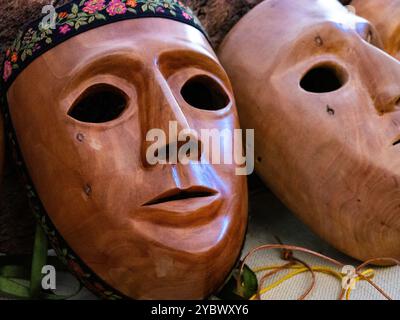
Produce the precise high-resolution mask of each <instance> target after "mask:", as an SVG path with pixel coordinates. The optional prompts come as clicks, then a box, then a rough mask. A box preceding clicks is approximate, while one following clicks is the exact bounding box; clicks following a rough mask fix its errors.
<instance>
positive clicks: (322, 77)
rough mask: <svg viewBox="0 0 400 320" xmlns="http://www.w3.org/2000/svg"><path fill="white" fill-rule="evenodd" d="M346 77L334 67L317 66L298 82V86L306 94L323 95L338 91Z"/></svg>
mask: <svg viewBox="0 0 400 320" xmlns="http://www.w3.org/2000/svg"><path fill="white" fill-rule="evenodd" d="M345 82H346V76H345V74H344V72H343V71H342V70H340V69H339V68H338V67H336V66H318V67H314V68H312V69H311V70H310V71H308V72H307V73H306V74H305V76H304V77H303V78H302V79H301V81H300V86H301V87H302V88H303V89H304V90H305V91H308V92H313V93H325V92H332V91H336V90H338V89H340V88H341V87H342V86H343V85H344V84H345Z"/></svg>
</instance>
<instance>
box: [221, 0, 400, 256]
mask: <svg viewBox="0 0 400 320" xmlns="http://www.w3.org/2000/svg"><path fill="white" fill-rule="evenodd" d="M238 43H240V46H239V45H238ZM376 45H379V43H378V38H377V37H376V34H375V31H374V29H373V28H372V27H371V26H370V25H369V23H368V22H367V21H365V20H363V19H361V18H359V17H356V16H355V15H353V14H350V13H348V11H347V10H346V9H345V8H344V7H343V6H341V5H340V4H339V2H337V1H335V0H332V1H328V0H323V1H322V0H321V1H316V0H301V1H292V0H270V1H265V2H263V3H261V4H260V5H259V6H257V7H256V8H254V9H253V10H252V11H251V12H250V13H249V14H248V15H247V16H245V17H244V18H243V19H242V20H241V21H240V22H239V23H238V24H237V25H236V26H235V27H234V28H233V30H232V31H231V32H230V34H229V35H228V36H227V38H226V39H225V42H224V43H223V44H222V47H221V50H220V59H221V62H222V65H223V66H224V67H225V69H226V70H227V73H228V75H229V76H230V79H231V82H232V85H233V87H234V91H235V96H236V99H237V104H238V110H239V115H240V118H241V124H242V126H244V127H245V128H255V152H256V159H257V163H256V170H257V171H258V173H259V174H260V175H261V177H262V178H263V179H264V180H265V181H266V182H267V183H268V185H269V186H270V187H271V188H272V189H273V190H274V191H275V192H276V194H277V195H278V196H279V197H280V198H281V199H282V200H283V201H284V202H285V203H286V204H287V205H288V206H289V207H290V208H291V209H292V210H293V211H294V212H296V213H297V214H298V215H299V216H300V217H301V218H302V219H303V220H304V221H305V222H306V223H308V225H310V226H311V227H312V229H313V230H314V231H316V232H317V233H318V234H319V235H320V236H322V237H323V238H324V239H326V240H328V241H329V242H330V243H331V244H333V245H334V246H336V247H337V248H339V249H340V250H342V251H344V252H346V253H347V254H350V255H352V256H353V257H356V258H359V259H363V260H364V259H367V258H372V257H379V256H394V257H396V258H399V257H400V248H399V246H398V243H399V241H400V216H399V212H400V194H399V188H398V186H399V183H400V160H399V156H400V150H399V145H398V142H399V139H400V113H399V112H398V107H399V106H400V100H399V97H400V64H399V63H397V62H396V61H395V60H394V59H392V58H391V57H389V56H388V55H387V54H386V53H384V52H383V51H381V50H380V49H379V48H377V46H376Z"/></svg>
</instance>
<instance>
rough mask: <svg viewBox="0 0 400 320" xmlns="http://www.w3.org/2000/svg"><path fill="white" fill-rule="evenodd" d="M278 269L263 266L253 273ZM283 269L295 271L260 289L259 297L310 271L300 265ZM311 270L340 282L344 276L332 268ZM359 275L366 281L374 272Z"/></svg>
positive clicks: (349, 291)
mask: <svg viewBox="0 0 400 320" xmlns="http://www.w3.org/2000/svg"><path fill="white" fill-rule="evenodd" d="M280 267H282V266H278V265H275V266H265V267H261V268H257V269H255V270H254V272H255V273H260V272H263V271H269V270H275V269H278V268H280ZM285 269H289V270H295V271H293V272H291V273H289V274H287V275H285V276H284V277H282V278H280V279H279V280H277V281H275V282H274V283H272V284H270V285H269V286H268V287H266V288H264V289H262V290H261V291H260V296H261V295H263V294H265V293H267V292H268V291H271V290H273V289H275V288H276V287H278V286H279V285H281V284H282V283H284V282H285V281H287V280H290V279H291V278H293V277H295V276H297V275H299V274H301V273H304V272H308V271H310V269H308V268H305V267H304V266H303V265H300V264H294V265H292V266H288V267H286V268H285ZM311 270H312V271H314V272H317V273H323V274H327V275H331V276H334V277H335V278H337V279H338V280H340V281H342V280H343V278H344V277H345V276H346V275H345V274H342V273H340V272H338V271H335V270H334V269H332V268H329V267H325V266H316V267H311ZM361 275H362V276H364V277H366V278H368V279H372V278H373V277H374V275H375V271H374V270H373V269H368V270H365V271H363V272H362V273H361ZM362 280H365V279H363V277H360V276H358V277H357V278H356V279H355V281H356V282H358V281H362ZM350 293H351V289H348V290H347V291H346V299H347V300H349V299H350ZM256 298H257V295H256V294H255V295H253V296H252V297H251V298H250V300H255V299H256Z"/></svg>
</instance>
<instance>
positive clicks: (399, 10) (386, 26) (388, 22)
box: [350, 0, 400, 60]
mask: <svg viewBox="0 0 400 320" xmlns="http://www.w3.org/2000/svg"><path fill="white" fill-rule="evenodd" d="M350 5H352V6H353V7H354V8H355V9H356V13H357V15H359V16H361V17H363V18H366V19H367V20H369V21H370V22H371V23H372V24H373V25H374V26H375V28H376V29H377V31H378V33H379V35H380V37H381V39H382V42H383V49H384V50H385V51H386V52H388V53H389V54H391V55H392V56H393V57H395V58H397V59H398V60H400V19H399V16H400V0H353V1H352V2H351V3H350Z"/></svg>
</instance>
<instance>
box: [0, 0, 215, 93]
mask: <svg viewBox="0 0 400 320" xmlns="http://www.w3.org/2000/svg"><path fill="white" fill-rule="evenodd" d="M146 17H153V18H154V17H159V18H167V19H172V20H176V21H179V22H183V23H185V24H188V25H191V26H193V27H195V28H196V29H198V30H200V31H201V32H202V33H203V34H204V35H205V36H206V37H207V34H206V32H205V31H204V29H203V28H202V26H201V24H200V22H199V20H198V19H197V18H196V16H194V15H193V13H192V11H191V10H190V9H189V8H188V7H186V6H185V5H184V4H183V3H182V2H181V1H178V0H72V1H71V2H69V3H67V4H65V5H64V6H61V7H59V8H57V9H56V12H55V14H54V15H53V20H55V21H53V22H54V23H53V25H51V24H50V23H49V24H47V25H46V24H43V23H42V20H43V17H41V18H40V19H37V20H35V21H34V22H32V23H30V24H29V25H28V27H27V28H25V31H22V32H20V33H19V35H18V37H17V38H16V39H15V41H14V43H13V44H12V46H11V48H9V49H8V50H7V51H6V57H5V61H4V64H3V68H2V72H1V81H2V82H3V86H4V89H5V90H7V89H8V88H9V86H10V85H11V83H12V82H13V81H14V80H15V78H16V77H17V76H18V74H19V73H21V71H22V70H23V69H24V68H26V67H27V66H28V65H29V64H30V63H31V62H32V61H33V60H35V58H37V57H38V56H40V55H42V54H43V53H45V52H46V51H48V50H50V49H51V48H53V47H54V46H56V45H58V44H60V43H62V42H64V41H66V40H68V39H69V38H71V37H73V36H75V35H77V34H80V33H83V32H85V31H88V30H91V29H94V28H97V27H100V26H103V25H106V24H109V23H112V22H116V21H121V20H126V19H135V18H146Z"/></svg>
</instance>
